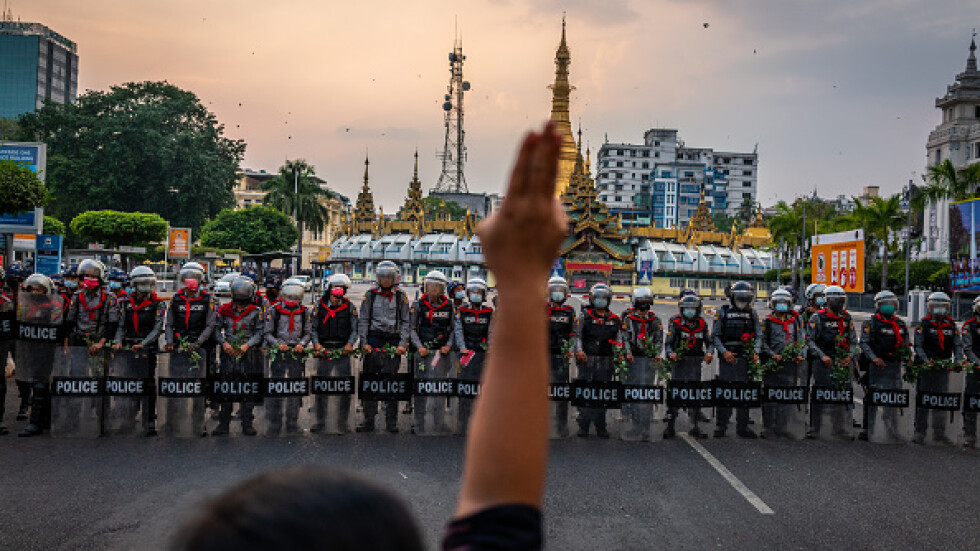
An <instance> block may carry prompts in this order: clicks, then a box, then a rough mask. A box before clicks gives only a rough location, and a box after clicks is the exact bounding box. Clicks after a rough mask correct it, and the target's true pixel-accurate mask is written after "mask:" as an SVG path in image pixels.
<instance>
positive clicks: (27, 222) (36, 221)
mask: <svg viewBox="0 0 980 551" xmlns="http://www.w3.org/2000/svg"><path fill="white" fill-rule="evenodd" d="M0 160H4V161H14V162H15V163H19V164H21V165H24V166H26V167H27V168H29V169H31V170H32V171H34V173H35V174H37V175H38V177H39V178H41V181H42V182H43V181H44V172H45V169H46V168H47V146H46V145H45V144H43V143H40V142H3V143H0ZM43 225H44V209H43V208H36V209H34V210H33V211H29V212H7V213H0V233H31V234H35V235H36V234H38V233H40V232H41V231H42V228H43Z"/></svg>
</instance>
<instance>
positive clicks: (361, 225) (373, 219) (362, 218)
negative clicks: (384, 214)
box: [345, 156, 378, 233]
mask: <svg viewBox="0 0 980 551" xmlns="http://www.w3.org/2000/svg"><path fill="white" fill-rule="evenodd" d="M370 164H371V161H369V160H368V158H367V156H365V157H364V185H363V186H361V191H360V193H358V194H357V203H356V204H355V207H354V219H353V220H352V221H351V228H350V229H349V230H347V231H349V232H353V233H374V232H375V231H376V229H377V220H378V217H377V214H376V213H375V212H374V196H373V195H372V194H371V187H370V186H369V185H368V167H369V166H370ZM345 229H346V228H345Z"/></svg>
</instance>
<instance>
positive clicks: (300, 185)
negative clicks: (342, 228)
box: [262, 159, 331, 267]
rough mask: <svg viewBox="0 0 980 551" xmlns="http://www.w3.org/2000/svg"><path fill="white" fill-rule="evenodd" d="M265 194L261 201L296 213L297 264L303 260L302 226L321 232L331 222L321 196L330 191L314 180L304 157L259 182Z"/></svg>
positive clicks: (311, 168)
mask: <svg viewBox="0 0 980 551" xmlns="http://www.w3.org/2000/svg"><path fill="white" fill-rule="evenodd" d="M262 191H264V192H265V197H264V198H263V199H262V202H263V203H265V204H266V205H269V206H271V207H274V208H277V209H279V210H281V211H282V212H284V213H286V214H287V215H290V216H295V217H296V225H297V227H298V228H299V242H298V243H297V252H298V253H299V263H298V264H297V265H298V266H299V267H302V263H303V228H304V227H307V228H309V229H310V230H311V231H312V232H313V233H314V234H317V235H319V234H320V233H322V232H323V231H324V230H325V229H326V228H327V225H328V224H329V222H330V212H329V211H328V210H327V207H325V206H324V205H323V203H321V202H320V201H321V199H327V198H329V197H330V196H331V194H330V192H329V191H328V190H326V189H325V188H323V187H320V184H318V183H317V178H316V172H315V171H314V168H313V166H312V165H310V164H309V163H307V162H306V161H304V160H303V159H296V160H293V161H286V163H285V164H284V165H282V167H280V168H279V175H278V176H276V177H275V178H273V179H271V180H269V181H267V182H265V183H264V184H262Z"/></svg>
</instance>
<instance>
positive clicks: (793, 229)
mask: <svg viewBox="0 0 980 551" xmlns="http://www.w3.org/2000/svg"><path fill="white" fill-rule="evenodd" d="M769 231H770V233H772V240H773V242H775V243H782V244H783V246H784V248H783V253H784V258H785V256H787V255H788V256H789V258H790V262H791V263H792V273H793V275H792V280H793V285H794V287H795V285H796V281H797V279H796V276H797V269H798V264H797V257H798V256H799V254H798V251H799V247H800V245H801V244H802V243H801V242H802V237H803V213H802V212H801V210H800V209H797V208H796V205H793V206H790V205H788V204H786V201H779V202H778V203H776V215H775V216H773V217H772V218H770V219H769Z"/></svg>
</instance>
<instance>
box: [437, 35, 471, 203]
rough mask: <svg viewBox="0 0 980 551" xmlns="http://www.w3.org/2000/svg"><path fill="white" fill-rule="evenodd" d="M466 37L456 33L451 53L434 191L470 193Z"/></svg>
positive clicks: (468, 87) (468, 86)
mask: <svg viewBox="0 0 980 551" xmlns="http://www.w3.org/2000/svg"><path fill="white" fill-rule="evenodd" d="M465 59H466V56H464V55H463V39H462V38H461V37H460V36H459V35H458V34H457V36H456V43H455V45H454V47H453V51H452V52H451V53H450V54H449V75H450V76H449V87H448V88H447V91H446V95H445V96H444V100H445V102H444V103H443V104H442V110H443V111H445V113H446V115H445V119H446V120H445V126H446V140H445V143H444V145H443V149H442V151H441V152H439V153H438V154H437V155H436V157H438V158H439V159H440V160H441V161H442V173H441V174H439V181H438V182H437V183H436V187H435V190H434V191H436V192H440V193H468V192H469V190H468V189H467V187H466V177H465V176H464V175H463V164H464V163H465V161H466V144H465V136H466V131H464V130H463V94H464V92H469V90H470V83H469V82H467V81H465V80H463V60H465Z"/></svg>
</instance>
